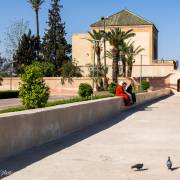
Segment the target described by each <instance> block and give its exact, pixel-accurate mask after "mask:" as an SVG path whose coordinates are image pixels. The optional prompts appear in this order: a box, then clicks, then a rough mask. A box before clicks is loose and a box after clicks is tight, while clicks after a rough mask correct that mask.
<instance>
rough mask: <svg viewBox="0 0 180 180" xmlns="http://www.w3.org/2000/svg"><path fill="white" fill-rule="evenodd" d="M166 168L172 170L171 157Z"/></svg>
mask: <svg viewBox="0 0 180 180" xmlns="http://www.w3.org/2000/svg"><path fill="white" fill-rule="evenodd" d="M166 166H167V167H168V169H169V170H172V161H171V159H170V157H168V160H167V162H166Z"/></svg>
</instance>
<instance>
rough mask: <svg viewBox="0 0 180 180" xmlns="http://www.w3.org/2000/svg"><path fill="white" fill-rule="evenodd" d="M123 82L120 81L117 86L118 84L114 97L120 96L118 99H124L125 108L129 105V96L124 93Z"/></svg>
mask: <svg viewBox="0 0 180 180" xmlns="http://www.w3.org/2000/svg"><path fill="white" fill-rule="evenodd" d="M123 83H124V82H123V81H121V82H120V83H119V84H118V87H117V88H116V96H120V97H123V99H124V104H125V105H126V106H128V105H130V99H129V96H128V95H127V94H126V93H125V92H124V89H123Z"/></svg>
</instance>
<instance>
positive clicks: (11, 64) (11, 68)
mask: <svg viewBox="0 0 180 180" xmlns="http://www.w3.org/2000/svg"><path fill="white" fill-rule="evenodd" d="M14 62H16V61H11V62H10V63H9V64H10V90H11V91H12V76H13V63H14Z"/></svg>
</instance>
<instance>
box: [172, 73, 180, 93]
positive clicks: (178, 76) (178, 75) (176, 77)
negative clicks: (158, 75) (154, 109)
mask: <svg viewBox="0 0 180 180" xmlns="http://www.w3.org/2000/svg"><path fill="white" fill-rule="evenodd" d="M179 79H180V70H175V71H171V75H170V87H171V88H172V89H173V90H174V91H177V81H178V80H179Z"/></svg>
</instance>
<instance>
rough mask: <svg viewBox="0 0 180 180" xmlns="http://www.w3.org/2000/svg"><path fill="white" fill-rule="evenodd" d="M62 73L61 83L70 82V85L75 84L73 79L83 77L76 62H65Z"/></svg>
mask: <svg viewBox="0 0 180 180" xmlns="http://www.w3.org/2000/svg"><path fill="white" fill-rule="evenodd" d="M60 71H61V77H62V78H61V83H62V84H64V83H65V81H66V80H68V82H69V83H72V82H73V77H82V72H83V71H82V70H81V68H80V67H79V66H78V65H77V62H76V61H75V60H73V61H72V60H69V61H66V62H64V64H63V65H62V68H61V69H60Z"/></svg>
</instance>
